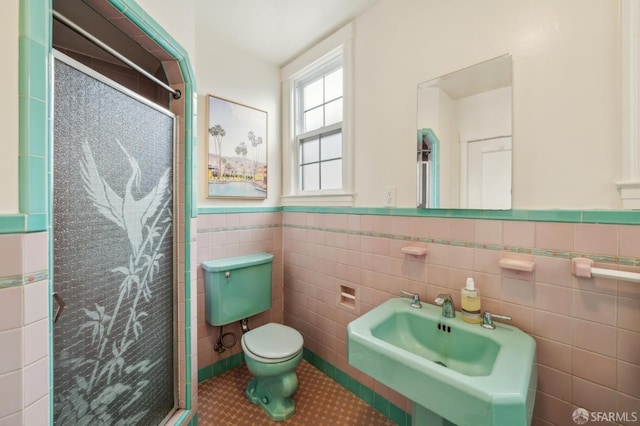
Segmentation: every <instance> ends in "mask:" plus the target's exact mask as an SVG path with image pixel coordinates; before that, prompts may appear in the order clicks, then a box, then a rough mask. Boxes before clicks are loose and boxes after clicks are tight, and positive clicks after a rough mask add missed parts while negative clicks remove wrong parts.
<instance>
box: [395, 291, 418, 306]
mask: <svg viewBox="0 0 640 426" xmlns="http://www.w3.org/2000/svg"><path fill="white" fill-rule="evenodd" d="M400 293H401V294H403V295H404V296H409V297H411V298H412V299H413V300H412V301H411V307H412V308H422V303H420V295H418V293H411V292H410V291H407V290H400Z"/></svg>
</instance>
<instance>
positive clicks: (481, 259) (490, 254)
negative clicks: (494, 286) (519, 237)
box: [473, 249, 502, 275]
mask: <svg viewBox="0 0 640 426" xmlns="http://www.w3.org/2000/svg"><path fill="white" fill-rule="evenodd" d="M501 256H502V253H500V252H499V251H492V250H482V249H476V253H475V257H474V262H475V264H474V267H473V269H474V270H475V271H476V272H484V273H487V274H494V275H500V272H501V269H500V266H499V265H498V262H499V261H500V258H501Z"/></svg>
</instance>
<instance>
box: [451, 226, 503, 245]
mask: <svg viewBox="0 0 640 426" xmlns="http://www.w3.org/2000/svg"><path fill="white" fill-rule="evenodd" d="M475 222H476V235H475V241H476V242H478V243H487V244H502V221H500V220H476V221H475ZM456 226H457V224H456Z"/></svg>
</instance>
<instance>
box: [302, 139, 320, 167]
mask: <svg viewBox="0 0 640 426" xmlns="http://www.w3.org/2000/svg"><path fill="white" fill-rule="evenodd" d="M318 145H319V141H318V139H307V140H304V141H302V142H301V143H300V160H301V163H311V162H314V161H318V155H319V153H320V150H319V147H318Z"/></svg>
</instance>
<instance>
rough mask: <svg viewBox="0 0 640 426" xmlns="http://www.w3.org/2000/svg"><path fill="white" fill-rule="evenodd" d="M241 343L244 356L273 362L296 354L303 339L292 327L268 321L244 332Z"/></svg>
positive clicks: (286, 359)
mask: <svg viewBox="0 0 640 426" xmlns="http://www.w3.org/2000/svg"><path fill="white" fill-rule="evenodd" d="M241 344H242V349H243V350H244V352H245V355H246V356H248V357H250V358H253V359H254V360H256V361H258V362H263V363H266V364H275V363H278V362H284V361H288V360H290V359H291V358H294V357H295V356H296V355H298V354H299V353H300V351H302V345H303V344H304V340H303V339H302V335H301V334H300V333H299V332H298V330H296V329H294V328H291V327H288V326H286V325H283V324H277V323H268V324H265V325H263V326H260V327H258V328H255V329H253V330H251V331H248V332H247V333H245V334H244V335H243V336H242V340H241Z"/></svg>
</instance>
